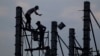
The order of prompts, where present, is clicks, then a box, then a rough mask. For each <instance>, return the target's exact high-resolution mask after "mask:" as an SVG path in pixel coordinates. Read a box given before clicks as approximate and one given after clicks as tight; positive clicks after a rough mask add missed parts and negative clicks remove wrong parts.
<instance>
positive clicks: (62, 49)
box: [58, 38, 64, 56]
mask: <svg viewBox="0 0 100 56" xmlns="http://www.w3.org/2000/svg"><path fill="white" fill-rule="evenodd" d="M58 41H59V45H60V49H61V52H62V56H64V52H63V49H62V46H61V42H60V39H59V38H58Z"/></svg>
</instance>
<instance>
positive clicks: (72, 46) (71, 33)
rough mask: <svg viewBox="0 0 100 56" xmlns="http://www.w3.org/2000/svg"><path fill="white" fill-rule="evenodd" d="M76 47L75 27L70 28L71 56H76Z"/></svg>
mask: <svg viewBox="0 0 100 56" xmlns="http://www.w3.org/2000/svg"><path fill="white" fill-rule="evenodd" d="M74 47H75V29H74V28H70V29H69V56H74Z"/></svg>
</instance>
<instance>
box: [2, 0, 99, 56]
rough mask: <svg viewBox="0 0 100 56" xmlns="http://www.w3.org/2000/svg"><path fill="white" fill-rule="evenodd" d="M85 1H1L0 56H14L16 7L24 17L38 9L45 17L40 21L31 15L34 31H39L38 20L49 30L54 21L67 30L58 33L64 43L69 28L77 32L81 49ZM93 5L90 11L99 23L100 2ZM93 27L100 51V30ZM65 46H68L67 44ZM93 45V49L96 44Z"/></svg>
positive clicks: (92, 0)
mask: <svg viewBox="0 0 100 56" xmlns="http://www.w3.org/2000/svg"><path fill="white" fill-rule="evenodd" d="M83 1H84V0H0V56H14V53H15V51H14V47H15V46H14V45H15V14H16V6H22V7H23V11H24V13H25V12H26V11H27V10H28V9H29V8H32V7H34V6H35V5H39V7H40V10H39V13H42V14H43V15H42V16H41V17H39V16H36V15H34V14H32V26H33V27H34V28H36V25H35V23H36V21H38V20H40V21H41V22H42V23H43V24H44V25H45V26H46V27H47V28H48V29H47V30H50V28H51V21H58V24H59V23H60V22H64V23H65V24H66V28H64V29H63V30H61V31H60V30H59V33H60V35H61V36H62V37H63V39H66V40H68V30H69V28H75V29H76V37H77V39H78V41H79V42H80V43H81V45H82V38H83V37H82V34H83V32H82V30H83V11H79V10H83ZM90 2H91V10H92V11H93V13H94V14H95V16H96V18H97V20H98V21H99V22H100V0H90ZM92 20H93V18H92ZM93 25H94V26H95V33H96V39H97V44H98V47H100V43H99V39H100V38H99V36H100V30H99V28H98V27H97V25H96V24H95V23H93ZM63 34H64V35H63ZM66 35H67V36H66ZM66 40H64V41H66ZM91 41H92V39H91ZM66 42H67V45H68V41H66ZM91 45H92V46H94V45H93V42H92V43H91ZM99 50H100V48H99Z"/></svg>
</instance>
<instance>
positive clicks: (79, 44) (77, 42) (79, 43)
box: [75, 38, 82, 48]
mask: <svg viewBox="0 0 100 56" xmlns="http://www.w3.org/2000/svg"><path fill="white" fill-rule="evenodd" d="M75 41H76V43H77V44H78V46H79V47H80V48H82V47H81V45H80V43H79V42H78V41H77V39H76V38H75Z"/></svg>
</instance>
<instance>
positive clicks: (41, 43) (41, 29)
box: [36, 21, 46, 48]
mask: <svg viewBox="0 0 100 56" xmlns="http://www.w3.org/2000/svg"><path fill="white" fill-rule="evenodd" d="M36 25H37V26H38V27H37V29H36V31H38V35H39V37H40V39H39V48H41V47H42V48H44V33H45V30H46V27H45V26H43V25H42V24H41V22H40V21H37V23H36Z"/></svg>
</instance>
